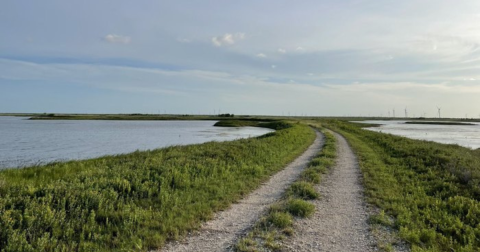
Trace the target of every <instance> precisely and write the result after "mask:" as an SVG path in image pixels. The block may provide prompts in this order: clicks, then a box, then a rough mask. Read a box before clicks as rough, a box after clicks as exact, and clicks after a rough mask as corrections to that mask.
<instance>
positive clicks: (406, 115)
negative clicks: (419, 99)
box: [405, 107, 408, 118]
mask: <svg viewBox="0 0 480 252" xmlns="http://www.w3.org/2000/svg"><path fill="white" fill-rule="evenodd" d="M407 117H408V113H407V107H405V118H407Z"/></svg>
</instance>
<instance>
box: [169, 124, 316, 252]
mask: <svg viewBox="0 0 480 252" xmlns="http://www.w3.org/2000/svg"><path fill="white" fill-rule="evenodd" d="M316 134H317V138H316V139H315V141H314V143H313V144H312V145H311V146H310V147H309V148H308V149H307V151H305V152H304V153H303V154H302V155H301V156H300V157H298V158H297V159H295V160H294V161H293V162H292V163H290V164H289V165H288V166H287V167H286V168H285V169H283V170H282V171H280V172H278V173H277V174H275V175H273V176H272V177H271V178H270V180H269V181H267V182H266V183H265V184H263V185H262V186H261V187H260V188H259V189H257V190H255V191H254V192H252V193H251V194H250V195H248V196H247V197H246V198H244V199H242V200H241V201H240V202H238V203H235V204H232V206H231V207H230V208H229V209H227V210H225V211H222V212H219V213H217V214H216V215H215V217H214V218H213V220H211V221H208V222H206V223H205V224H204V225H202V228H201V229H200V230H199V231H197V232H194V233H192V234H190V235H188V236H187V237H186V239H184V240H182V241H176V242H171V243H168V244H166V246H165V248H163V251H228V250H229V249H231V248H232V247H233V246H234V242H236V240H237V239H238V237H239V236H241V235H242V234H244V233H245V232H246V231H247V230H248V229H249V228H250V227H252V226H253V225H254V224H255V222H256V221H257V219H258V218H259V217H260V216H261V215H262V214H263V213H264V212H265V211H266V210H267V209H268V206H269V205H270V204H272V203H274V202H275V201H277V200H279V199H280V197H281V196H282V193H283V192H284V191H285V189H286V188H287V186H288V185H289V184H291V183H292V182H294V181H295V180H296V179H297V178H298V176H299V175H300V173H301V172H302V171H303V169H304V168H305V167H306V166H307V164H308V162H309V161H310V160H311V159H312V158H313V157H314V156H315V155H316V154H318V152H319V151H320V149H321V146H322V143H323V136H322V135H321V134H320V133H319V132H317V133H316Z"/></svg>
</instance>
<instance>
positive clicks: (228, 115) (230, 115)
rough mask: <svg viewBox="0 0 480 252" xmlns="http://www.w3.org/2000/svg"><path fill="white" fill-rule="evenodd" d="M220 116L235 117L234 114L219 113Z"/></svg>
mask: <svg viewBox="0 0 480 252" xmlns="http://www.w3.org/2000/svg"><path fill="white" fill-rule="evenodd" d="M217 116H218V117H234V116H235V115H234V114H219V115H217Z"/></svg>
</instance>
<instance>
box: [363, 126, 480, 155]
mask: <svg viewBox="0 0 480 252" xmlns="http://www.w3.org/2000/svg"><path fill="white" fill-rule="evenodd" d="M405 122H406V121H361V123H370V124H380V126H379V127H372V128H366V129H368V130H372V131H377V132H382V133H389V134H393V135H398V136H404V137H408V138H412V139H419V140H427V141H433V142H438V143H443V144H458V145H460V146H464V147H468V148H471V149H477V148H480V123H472V124H475V125H433V124H406V123H405ZM469 123H470V122H469Z"/></svg>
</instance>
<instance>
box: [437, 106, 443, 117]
mask: <svg viewBox="0 0 480 252" xmlns="http://www.w3.org/2000/svg"><path fill="white" fill-rule="evenodd" d="M437 109H438V118H441V116H440V110H441V109H442V108H440V107H437Z"/></svg>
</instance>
